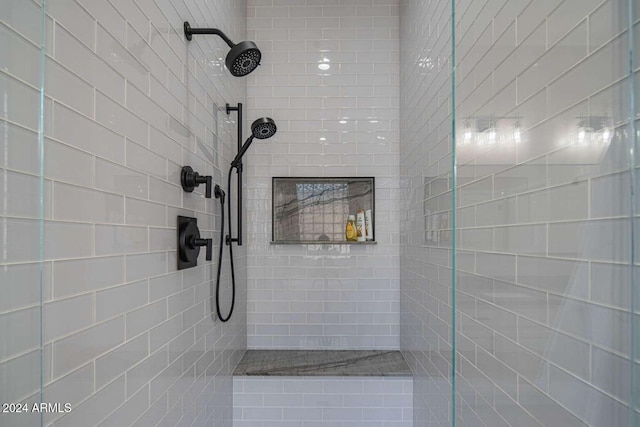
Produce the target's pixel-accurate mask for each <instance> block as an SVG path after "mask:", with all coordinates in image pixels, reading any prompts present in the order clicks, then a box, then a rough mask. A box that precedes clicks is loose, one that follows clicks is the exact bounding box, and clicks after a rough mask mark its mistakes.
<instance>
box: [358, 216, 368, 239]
mask: <svg viewBox="0 0 640 427" xmlns="http://www.w3.org/2000/svg"><path fill="white" fill-rule="evenodd" d="M365 233H366V231H365V226H364V211H363V210H362V209H360V210H359V211H358V213H357V214H356V236H358V242H365V241H366V240H367V236H366V234H365Z"/></svg>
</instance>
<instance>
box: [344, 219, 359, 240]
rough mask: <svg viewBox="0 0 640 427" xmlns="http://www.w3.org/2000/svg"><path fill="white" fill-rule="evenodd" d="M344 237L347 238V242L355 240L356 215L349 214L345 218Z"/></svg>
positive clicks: (356, 238)
mask: <svg viewBox="0 0 640 427" xmlns="http://www.w3.org/2000/svg"><path fill="white" fill-rule="evenodd" d="M345 237H346V238H347V242H356V241H357V240H358V237H357V235H356V217H355V216H354V215H349V219H347V229H346V230H345Z"/></svg>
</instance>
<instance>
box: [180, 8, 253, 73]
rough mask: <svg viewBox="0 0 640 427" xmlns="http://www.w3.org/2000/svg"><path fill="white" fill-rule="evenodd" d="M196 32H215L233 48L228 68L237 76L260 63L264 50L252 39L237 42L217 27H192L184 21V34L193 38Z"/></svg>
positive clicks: (226, 60) (227, 62) (226, 62)
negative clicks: (261, 50)
mask: <svg viewBox="0 0 640 427" xmlns="http://www.w3.org/2000/svg"><path fill="white" fill-rule="evenodd" d="M194 34H214V35H217V36H219V37H220V38H222V40H224V41H225V43H227V45H228V46H229V47H230V48H231V50H230V51H229V53H227V57H226V59H225V64H226V66H227V69H228V70H229V71H230V72H231V74H232V75H233V76H235V77H243V76H246V75H247V74H249V73H251V72H252V71H253V70H255V69H256V68H257V67H258V65H260V60H261V59H262V52H260V49H258V46H256V44H255V43H254V42H252V41H243V42H240V43H238V44H235V43H234V42H232V41H231V39H230V38H229V37H227V35H226V34H225V33H223V32H222V31H221V30H219V29H217V28H191V25H189V22H187V21H185V22H184V35H185V37H186V38H187V40H191V38H192V37H193V35H194Z"/></svg>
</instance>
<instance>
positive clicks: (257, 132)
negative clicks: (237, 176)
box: [231, 117, 278, 168]
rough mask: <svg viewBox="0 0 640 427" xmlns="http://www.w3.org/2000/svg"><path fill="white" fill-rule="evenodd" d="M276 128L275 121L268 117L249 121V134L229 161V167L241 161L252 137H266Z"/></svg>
mask: <svg viewBox="0 0 640 427" xmlns="http://www.w3.org/2000/svg"><path fill="white" fill-rule="evenodd" d="M277 130H278V128H277V127H276V122H274V121H273V119H271V118H269V117H262V118H260V119H257V120H255V121H254V122H253V123H251V136H250V137H249V138H248V139H247V140H246V141H245V142H244V144H242V147H240V151H238V154H236V157H235V158H234V159H233V161H232V162H231V167H234V168H235V167H237V166H238V164H240V162H241V161H242V156H244V154H245V153H246V152H247V150H248V149H249V146H250V145H251V143H252V142H253V139H254V138H258V139H268V138H271V137H272V136H273V135H275V134H276V131H277Z"/></svg>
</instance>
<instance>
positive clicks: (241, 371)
mask: <svg viewBox="0 0 640 427" xmlns="http://www.w3.org/2000/svg"><path fill="white" fill-rule="evenodd" d="M233 375H234V376H233V410H234V411H233V420H234V422H233V426H234V427H276V426H277V427H361V426H367V427H411V426H412V425H413V422H412V416H413V377H412V373H411V370H410V368H409V366H408V365H407V363H406V361H405V360H404V358H403V357H402V354H401V353H400V352H399V351H384V350H383V351H377V350H248V351H247V352H246V353H245V355H244V357H243V358H242V360H241V361H240V363H239V364H238V366H237V367H236V369H235V371H234V374H233Z"/></svg>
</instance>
